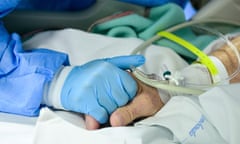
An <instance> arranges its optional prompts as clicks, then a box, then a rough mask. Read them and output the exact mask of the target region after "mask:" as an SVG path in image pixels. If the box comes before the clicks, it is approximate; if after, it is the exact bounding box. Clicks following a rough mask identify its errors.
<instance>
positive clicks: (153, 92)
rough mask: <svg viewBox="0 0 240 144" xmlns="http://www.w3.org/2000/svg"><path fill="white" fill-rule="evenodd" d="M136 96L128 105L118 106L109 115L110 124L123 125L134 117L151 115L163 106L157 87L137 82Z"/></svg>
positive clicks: (130, 121)
mask: <svg viewBox="0 0 240 144" xmlns="http://www.w3.org/2000/svg"><path fill="white" fill-rule="evenodd" d="M138 86H139V88H138V93H137V96H136V97H135V98H134V99H133V100H132V101H131V103H129V104H128V105H126V106H124V107H121V108H118V109H117V110H116V111H115V112H114V113H112V115H111V117H110V124H111V125H112V126H125V125H128V124H130V123H132V122H133V121H134V120H135V119H137V118H141V117H146V116H151V115H153V114H155V113H156V112H157V111H159V110H160V108H161V107H162V106H163V102H162V101H161V99H160V96H159V94H158V91H157V89H155V88H152V87H149V86H146V85H145V84H142V83H140V82H138Z"/></svg>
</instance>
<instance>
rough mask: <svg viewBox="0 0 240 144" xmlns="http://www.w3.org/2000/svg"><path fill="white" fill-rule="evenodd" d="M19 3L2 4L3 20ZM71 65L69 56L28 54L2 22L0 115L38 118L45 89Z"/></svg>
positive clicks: (3, 1)
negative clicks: (58, 72) (63, 69)
mask: <svg viewBox="0 0 240 144" xmlns="http://www.w3.org/2000/svg"><path fill="white" fill-rule="evenodd" d="M18 1H19V0H1V4H0V18H2V17H3V16H4V15H6V14H7V13H9V12H10V11H11V10H13V9H14V8H15V7H16V5H17V3H18ZM62 65H68V56H67V55H66V54H64V53H59V52H55V51H51V50H47V49H35V50H31V51H24V50H23V48H22V44H21V40H20V37H19V35H18V34H16V33H13V34H9V33H8V32H7V31H6V29H5V28H4V25H3V23H2V22H1V21H0V89H1V90H0V111H1V112H8V113H15V114H21V115H26V116H36V115H38V114H39V109H40V105H41V101H42V96H43V91H44V86H45V84H46V83H48V82H49V81H51V79H52V77H53V76H54V74H55V73H56V71H57V70H58V69H59V68H60V67H62Z"/></svg>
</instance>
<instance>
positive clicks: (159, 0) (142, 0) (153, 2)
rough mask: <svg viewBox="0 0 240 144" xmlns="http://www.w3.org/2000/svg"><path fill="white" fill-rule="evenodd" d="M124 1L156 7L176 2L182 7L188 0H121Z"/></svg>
mask: <svg viewBox="0 0 240 144" xmlns="http://www.w3.org/2000/svg"><path fill="white" fill-rule="evenodd" d="M119 1H122V2H128V3H133V4H137V5H141V6H147V7H154V6H160V5H163V4H166V3H169V2H172V3H176V4H178V5H180V6H181V7H184V6H185V5H186V3H187V2H188V0H119Z"/></svg>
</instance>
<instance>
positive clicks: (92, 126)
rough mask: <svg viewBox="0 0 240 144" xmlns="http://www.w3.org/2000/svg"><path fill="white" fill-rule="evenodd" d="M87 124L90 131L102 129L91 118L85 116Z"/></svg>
mask: <svg viewBox="0 0 240 144" xmlns="http://www.w3.org/2000/svg"><path fill="white" fill-rule="evenodd" d="M85 124H86V129H88V130H95V129H98V128H99V127H100V124H99V123H98V122H97V121H96V120H95V119H94V118H93V117H91V116H89V115H85Z"/></svg>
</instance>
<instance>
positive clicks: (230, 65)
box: [210, 36, 240, 83]
mask: <svg viewBox="0 0 240 144" xmlns="http://www.w3.org/2000/svg"><path fill="white" fill-rule="evenodd" d="M231 42H232V44H233V45H234V46H235V47H236V48H237V51H238V52H239V51H240V37H239V36H238V37H235V38H233V39H232V40H231ZM210 55H212V56H215V57H216V58H218V59H219V60H220V61H221V62H222V63H223V65H224V66H225V68H226V70H227V73H228V75H229V76H230V75H232V74H233V73H234V72H235V71H236V70H237V69H238V66H239V61H238V58H237V55H236V54H235V52H234V51H233V49H232V48H231V47H229V45H227V44H224V45H223V46H222V47H221V48H220V49H217V50H215V51H213V52H212V53H211V54H210ZM236 82H240V74H237V75H236V76H235V77H233V78H232V79H231V80H230V83H236Z"/></svg>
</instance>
